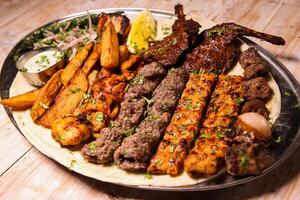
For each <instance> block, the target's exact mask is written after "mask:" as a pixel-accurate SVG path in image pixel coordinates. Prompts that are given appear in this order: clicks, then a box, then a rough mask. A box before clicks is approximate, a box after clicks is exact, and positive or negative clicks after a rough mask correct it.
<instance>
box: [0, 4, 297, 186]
mask: <svg viewBox="0 0 300 200" xmlns="http://www.w3.org/2000/svg"><path fill="white" fill-rule="evenodd" d="M142 10H145V9H144V8H110V9H98V10H90V11H89V13H90V14H98V13H101V12H124V13H125V14H126V15H128V16H129V17H130V16H131V17H134V16H136V15H137V13H138V12H140V11H142ZM150 11H151V12H152V14H153V15H154V17H155V18H156V19H158V20H160V19H162V20H164V19H170V18H171V19H174V18H175V16H174V14H173V13H171V12H167V11H163V10H155V9H150ZM85 15H87V12H80V13H75V14H72V15H69V16H66V17H64V18H62V19H59V20H55V21H52V22H50V23H47V24H45V25H44V26H42V27H45V26H48V25H50V24H53V23H55V22H61V21H66V20H70V19H74V18H77V17H81V16H85ZM208 23H210V24H214V23H213V22H208ZM42 27H40V28H42ZM40 28H38V29H40ZM38 29H36V30H38ZM25 37H26V36H25ZM25 37H24V38H25ZM24 38H23V39H22V40H24ZM22 40H21V41H22ZM240 40H241V41H242V42H243V43H245V44H247V45H248V46H252V47H254V48H256V49H257V50H258V52H259V54H260V55H261V56H262V58H263V59H264V60H265V61H266V62H267V63H268V64H269V71H270V73H271V74H272V76H273V78H274V79H275V81H276V83H277V85H278V86H279V90H280V93H281V108H282V109H281V111H280V114H279V117H278V118H277V119H276V122H275V124H274V126H273V135H274V137H275V138H277V137H279V136H280V137H281V142H280V143H278V144H276V148H273V153H274V155H275V156H276V159H275V162H274V163H272V165H270V166H269V167H268V168H267V169H265V170H264V171H263V172H262V173H261V174H260V175H257V176H248V177H244V178H234V177H232V176H230V175H228V174H227V173H221V174H220V175H218V176H216V177H214V178H211V179H208V180H206V181H204V182H201V183H198V184H194V185H188V186H153V185H131V184H124V183H122V181H111V180H107V179H101V177H100V178H99V176H92V175H90V174H88V173H84V172H82V171H81V170H80V169H77V168H74V169H72V170H74V171H75V172H77V173H80V174H83V175H86V176H89V177H92V178H96V179H98V180H101V181H107V182H112V183H115V184H119V185H124V186H128V187H134V188H140V189H147V190H163V191H201V190H213V189H219V188H226V187H232V186H236V185H239V184H244V183H247V182H250V181H253V180H255V179H258V178H260V177H262V176H265V175H266V174H267V173H269V172H271V171H272V170H273V169H274V168H276V167H277V166H279V165H280V164H281V163H283V162H284V161H285V160H286V159H287V158H288V157H289V156H290V155H291V154H292V153H293V152H294V151H295V149H296V148H297V147H298V146H299V143H300V138H299V137H300V129H299V128H300V127H299V126H300V123H299V122H300V108H299V102H300V87H299V84H298V82H297V81H296V80H295V78H294V77H293V76H292V75H291V74H290V72H289V71H288V70H287V69H286V68H285V67H284V66H283V64H281V63H280V62H279V61H278V60H277V59H276V58H275V57H274V56H273V55H272V54H271V53H269V52H268V51H266V50H265V49H263V48H262V47H260V46H259V45H257V44H256V43H254V42H252V41H251V40H249V39H247V38H244V37H241V38H240ZM21 41H20V42H19V43H17V44H16V45H15V47H14V48H13V49H12V50H11V52H10V53H9V55H8V56H7V58H6V59H5V62H4V64H3V66H2V70H1V75H0V94H1V98H2V99H3V98H8V97H9V95H10V89H11V87H12V84H13V81H14V79H15V77H16V75H17V69H16V67H15V61H14V54H15V52H16V51H17V50H18V49H19V48H20V45H21ZM278 48H280V47H278ZM5 111H6V113H7V115H8V117H9V118H10V120H11V121H12V123H13V124H14V125H15V126H16V128H17V129H18V130H19V131H20V133H21V134H23V135H24V136H25V137H26V138H27V139H28V140H29V142H31V143H32V144H33V145H34V146H35V147H36V148H37V149H38V150H39V151H41V152H42V153H43V154H45V155H46V156H48V157H50V158H52V159H53V160H55V161H56V162H59V163H60V164H62V165H64V166H66V167H70V166H69V165H68V164H66V163H65V162H63V161H61V160H60V159H59V157H57V156H55V155H53V153H50V152H48V151H47V149H45V148H43V147H42V146H40V145H38V143H37V142H36V141H34V139H32V138H31V137H28V135H27V134H24V131H23V132H22V128H21V127H20V124H18V123H17V121H16V119H15V116H14V115H13V112H12V111H11V110H9V109H8V108H6V107H5Z"/></svg>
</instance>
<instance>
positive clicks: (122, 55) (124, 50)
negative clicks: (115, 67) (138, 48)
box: [119, 44, 129, 64]
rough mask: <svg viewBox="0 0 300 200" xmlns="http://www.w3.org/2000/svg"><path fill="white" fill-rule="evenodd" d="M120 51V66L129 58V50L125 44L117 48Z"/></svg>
mask: <svg viewBox="0 0 300 200" xmlns="http://www.w3.org/2000/svg"><path fill="white" fill-rule="evenodd" d="M119 51H120V64H122V63H123V62H124V61H125V60H128V58H129V50H128V47H127V45H126V44H123V45H120V46H119Z"/></svg>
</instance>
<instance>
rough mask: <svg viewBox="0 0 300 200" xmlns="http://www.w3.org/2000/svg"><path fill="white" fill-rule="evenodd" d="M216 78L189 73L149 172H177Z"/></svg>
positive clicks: (196, 129) (173, 173)
mask: <svg viewBox="0 0 300 200" xmlns="http://www.w3.org/2000/svg"><path fill="white" fill-rule="evenodd" d="M214 78H215V75H214V74H192V75H191V76H190V78H189V81H188V82H187V85H186V88H185V90H184V91H183V93H182V95H181V98H180V100H179V103H178V106H177V109H176V111H175V113H174V115H173V118H172V120H171V123H170V124H169V126H168V127H167V130H166V133H165V135H164V138H163V140H162V141H161V143H160V145H159V147H158V149H157V151H156V154H155V155H154V156H153V157H152V159H151V162H150V165H149V167H148V171H150V172H151V173H158V174H164V173H168V174H171V175H178V173H179V172H180V169H181V167H182V164H183V160H184V158H185V156H186V154H187V152H188V149H190V147H191V143H192V142H193V140H194V137H195V133H197V131H198V124H199V122H200V119H201V117H202V115H203V112H204V108H205V105H206V101H207V100H208V97H209V96H210V94H211V88H212V87H213V85H214Z"/></svg>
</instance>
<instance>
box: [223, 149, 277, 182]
mask: <svg viewBox="0 0 300 200" xmlns="http://www.w3.org/2000/svg"><path fill="white" fill-rule="evenodd" d="M225 160H226V169H227V172H228V173H229V174H231V175H233V176H246V175H257V174H259V173H260V172H261V171H262V170H263V169H265V168H266V167H268V166H269V165H270V163H271V162H272V161H273V157H272V155H271V154H270V152H269V151H268V149H267V148H266V147H265V146H264V145H263V144H261V143H246V144H234V145H233V146H231V147H230V148H228V150H227V152H226V154H225Z"/></svg>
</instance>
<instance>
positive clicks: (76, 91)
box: [70, 88, 81, 94]
mask: <svg viewBox="0 0 300 200" xmlns="http://www.w3.org/2000/svg"><path fill="white" fill-rule="evenodd" d="M80 91H81V88H75V89H70V92H72V93H73V94H76V93H79V92H80Z"/></svg>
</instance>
